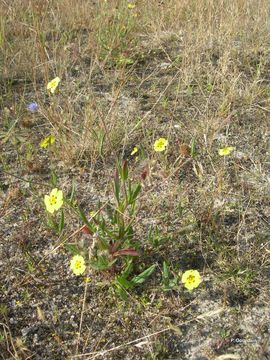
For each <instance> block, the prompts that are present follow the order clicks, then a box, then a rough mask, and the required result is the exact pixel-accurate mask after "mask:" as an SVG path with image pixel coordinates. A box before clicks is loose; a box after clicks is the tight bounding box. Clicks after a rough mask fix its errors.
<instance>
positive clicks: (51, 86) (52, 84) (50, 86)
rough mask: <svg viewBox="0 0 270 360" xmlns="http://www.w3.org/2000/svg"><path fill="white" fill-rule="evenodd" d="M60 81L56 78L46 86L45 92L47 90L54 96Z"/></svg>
mask: <svg viewBox="0 0 270 360" xmlns="http://www.w3.org/2000/svg"><path fill="white" fill-rule="evenodd" d="M60 81H61V79H60V78H59V77H58V76H57V77H56V78H54V79H53V80H51V81H50V82H48V84H47V90H49V91H50V92H51V93H52V94H54V92H55V90H56V88H57V86H58V84H59V83H60Z"/></svg>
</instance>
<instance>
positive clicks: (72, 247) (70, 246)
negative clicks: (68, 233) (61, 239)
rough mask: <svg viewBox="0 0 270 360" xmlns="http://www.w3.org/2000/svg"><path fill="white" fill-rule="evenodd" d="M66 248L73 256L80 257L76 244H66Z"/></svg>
mask: <svg viewBox="0 0 270 360" xmlns="http://www.w3.org/2000/svg"><path fill="white" fill-rule="evenodd" d="M64 248H65V249H66V250H67V251H69V252H70V253H71V254H72V255H78V254H79V253H80V250H79V248H78V246H77V245H74V244H64Z"/></svg>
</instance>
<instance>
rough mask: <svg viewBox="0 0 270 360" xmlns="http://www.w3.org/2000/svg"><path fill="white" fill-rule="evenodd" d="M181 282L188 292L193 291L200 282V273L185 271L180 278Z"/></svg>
mask: <svg viewBox="0 0 270 360" xmlns="http://www.w3.org/2000/svg"><path fill="white" fill-rule="evenodd" d="M181 282H182V283H183V284H184V286H185V288H186V289H188V290H193V289H195V288H196V287H198V286H199V285H200V283H201V282H202V280H201V276H200V273H199V272H198V271H197V270H187V271H185V272H184V274H183V275H182V278H181Z"/></svg>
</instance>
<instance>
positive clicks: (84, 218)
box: [78, 208, 91, 229]
mask: <svg viewBox="0 0 270 360" xmlns="http://www.w3.org/2000/svg"><path fill="white" fill-rule="evenodd" d="M78 210H79V215H80V217H81V219H82V221H83V222H84V223H85V225H87V226H88V227H89V228H90V229H91V224H90V223H89V221H88V220H87V218H86V216H85V213H84V211H83V210H82V209H80V208H78Z"/></svg>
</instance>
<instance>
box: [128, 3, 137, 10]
mask: <svg viewBox="0 0 270 360" xmlns="http://www.w3.org/2000/svg"><path fill="white" fill-rule="evenodd" d="M135 7H136V5H135V4H131V3H129V4H128V9H134V8H135Z"/></svg>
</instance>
